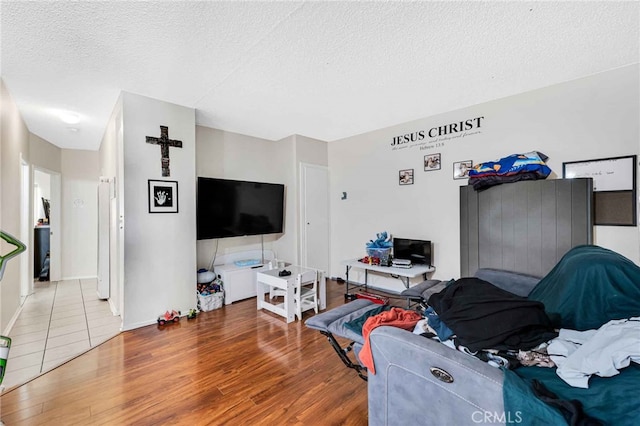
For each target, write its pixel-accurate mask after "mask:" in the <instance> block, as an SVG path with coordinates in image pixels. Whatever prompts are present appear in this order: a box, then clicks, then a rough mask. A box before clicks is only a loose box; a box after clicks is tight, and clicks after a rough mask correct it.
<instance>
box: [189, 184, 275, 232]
mask: <svg viewBox="0 0 640 426" xmlns="http://www.w3.org/2000/svg"><path fill="white" fill-rule="evenodd" d="M196 211H197V219H196V222H197V227H198V230H197V238H198V239H199V240H207V239H211V238H226V237H239V236H245V235H263V234H277V233H281V232H282V231H283V222H284V220H283V218H284V185H282V184H276V183H264V182H247V181H239V180H229V179H215V178H207V177H198V187H197V207H196Z"/></svg>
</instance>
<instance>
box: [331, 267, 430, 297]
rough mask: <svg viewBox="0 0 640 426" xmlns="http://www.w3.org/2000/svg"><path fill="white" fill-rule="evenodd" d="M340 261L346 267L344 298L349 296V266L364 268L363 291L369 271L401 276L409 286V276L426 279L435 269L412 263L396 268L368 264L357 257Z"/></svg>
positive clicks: (406, 286) (365, 287)
mask: <svg viewBox="0 0 640 426" xmlns="http://www.w3.org/2000/svg"><path fill="white" fill-rule="evenodd" d="M341 263H342V264H343V265H345V266H346V268H347V271H346V273H345V275H346V278H347V279H346V287H345V293H344V297H345V299H348V298H349V297H350V295H349V271H350V270H351V268H356V269H364V284H362V285H364V289H365V291H366V290H367V284H368V279H369V271H373V272H378V273H381V274H386V275H392V276H398V277H402V278H401V280H402V283H403V284H404V286H405V288H409V287H410V286H411V278H415V277H418V276H420V275H422V276H423V278H424V279H425V280H426V279H427V274H428V273H430V272H433V271H435V270H436V268H435V267H433V266H426V265H413V266H412V267H411V268H396V267H393V266H379V265H369V264H368V263H363V262H360V261H359V260H358V259H349V260H344V261H342V262H341ZM355 286H356V287H360V286H361V285H358V284H355Z"/></svg>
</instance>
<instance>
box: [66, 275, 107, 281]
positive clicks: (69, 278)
mask: <svg viewBox="0 0 640 426" xmlns="http://www.w3.org/2000/svg"><path fill="white" fill-rule="evenodd" d="M92 279H96V280H97V279H98V276H97V275H84V276H78V277H63V278H60V281H71V280H92Z"/></svg>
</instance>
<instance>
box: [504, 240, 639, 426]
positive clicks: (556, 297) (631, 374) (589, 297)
mask: <svg viewBox="0 0 640 426" xmlns="http://www.w3.org/2000/svg"><path fill="white" fill-rule="evenodd" d="M529 299H532V300H537V301H540V302H542V303H543V304H544V305H545V310H546V312H547V314H548V315H549V317H550V318H551V320H552V321H554V324H555V326H556V327H562V328H568V329H573V330H589V329H598V328H600V327H601V326H602V325H604V324H606V323H607V322H609V321H610V320H612V319H622V318H630V317H634V316H640V267H638V266H637V265H636V264H635V263H633V262H631V261H630V260H629V259H627V258H625V257H624V256H622V255H620V254H618V253H615V252H613V251H611V250H607V249H605V248H602V247H598V246H578V247H575V248H573V249H571V250H570V251H569V252H567V254H565V255H564V257H563V258H562V259H561V260H560V262H558V264H557V265H556V266H555V267H554V268H553V269H552V270H551V272H549V273H548V274H547V275H546V276H545V277H544V278H543V279H542V280H540V282H539V283H538V284H537V285H536V287H535V288H534V289H533V290H532V291H531V293H530V294H529ZM533 379H537V380H538V381H540V382H542V383H543V384H544V385H545V386H546V387H547V388H548V389H549V390H551V391H552V392H554V393H555V394H556V395H558V397H559V398H560V399H563V400H578V401H580V402H581V403H582V405H583V408H584V412H585V413H587V414H588V415H589V416H592V417H595V418H597V419H600V420H601V421H603V422H604V423H605V424H609V425H615V426H618V425H630V426H631V425H635V424H638V419H640V404H638V399H637V398H638V397H637V396H638V394H640V366H638V365H637V364H633V363H632V365H631V366H629V367H627V368H625V369H623V370H621V371H620V374H619V375H617V376H614V377H609V378H601V377H596V376H594V377H592V378H591V379H590V380H589V389H580V388H573V387H571V386H569V385H568V384H566V383H565V382H564V381H563V380H562V379H560V378H559V377H558V376H557V375H556V373H555V368H553V369H550V368H540V367H521V368H518V369H516V370H514V371H505V378H504V388H503V396H504V405H505V412H506V413H516V412H518V413H519V414H520V416H521V418H522V420H523V421H522V423H521V425H535V424H561V423H559V421H558V419H561V418H562V416H561V415H560V412H559V411H558V410H556V409H555V408H552V407H551V406H549V405H546V404H544V403H541V401H540V400H538V399H537V398H536V397H535V396H534V394H533V391H532V390H531V386H530V384H531V382H532V381H533Z"/></svg>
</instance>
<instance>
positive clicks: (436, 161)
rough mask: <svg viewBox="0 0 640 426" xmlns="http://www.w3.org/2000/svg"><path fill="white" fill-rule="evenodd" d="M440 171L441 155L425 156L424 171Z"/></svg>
mask: <svg viewBox="0 0 640 426" xmlns="http://www.w3.org/2000/svg"><path fill="white" fill-rule="evenodd" d="M431 170H440V153H437V154H429V155H425V156H424V171H425V172H430V171H431Z"/></svg>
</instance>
